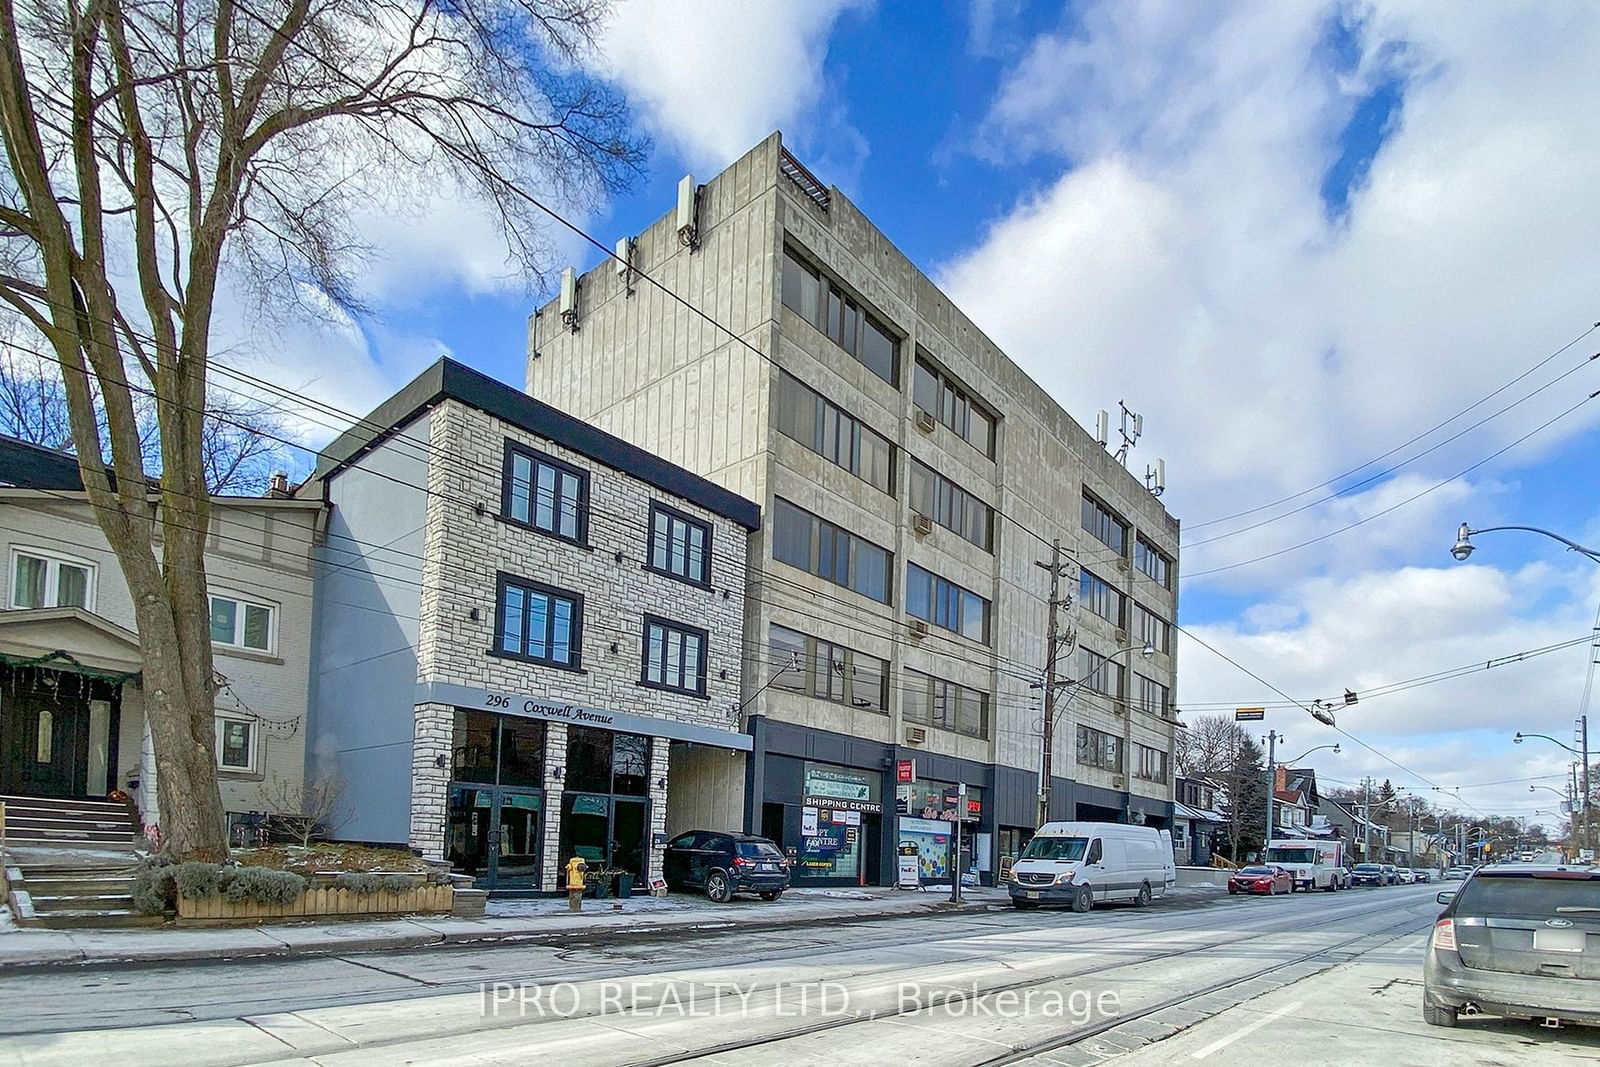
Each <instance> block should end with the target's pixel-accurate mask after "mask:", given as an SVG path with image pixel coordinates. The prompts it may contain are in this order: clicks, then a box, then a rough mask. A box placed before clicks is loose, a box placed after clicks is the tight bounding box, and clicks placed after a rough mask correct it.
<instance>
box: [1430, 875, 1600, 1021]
mask: <svg viewBox="0 0 1600 1067" xmlns="http://www.w3.org/2000/svg"><path fill="white" fill-rule="evenodd" d="M1438 900H1439V903H1441V904H1444V905H1446V907H1445V909H1444V911H1443V912H1442V913H1441V914H1440V916H1439V918H1438V920H1437V921H1436V922H1435V923H1434V927H1433V937H1432V940H1431V942H1430V944H1429V946H1428V950H1427V953H1426V955H1425V956H1424V961H1423V966H1422V1017H1423V1019H1425V1020H1426V1021H1427V1022H1429V1023H1431V1024H1433V1025H1434V1026H1455V1025H1456V1022H1457V1020H1458V1019H1460V1018H1461V1017H1471V1016H1474V1015H1499V1016H1509V1017H1512V1018H1524V1019H1535V1020H1538V1021H1540V1022H1543V1023H1547V1024H1555V1023H1558V1022H1559V1023H1585V1024H1588V1025H1591V1026H1600V870H1595V869H1592V868H1577V867H1555V866H1535V865H1533V864H1517V865H1515V866H1510V865H1508V866H1503V867H1485V868H1483V869H1482V870H1480V871H1478V872H1477V873H1475V874H1474V875H1473V876H1472V877H1471V878H1468V879H1467V880H1466V882H1465V883H1463V884H1462V886H1461V888H1460V889H1459V890H1446V891H1444V892H1442V893H1440V894H1439V896H1438Z"/></svg>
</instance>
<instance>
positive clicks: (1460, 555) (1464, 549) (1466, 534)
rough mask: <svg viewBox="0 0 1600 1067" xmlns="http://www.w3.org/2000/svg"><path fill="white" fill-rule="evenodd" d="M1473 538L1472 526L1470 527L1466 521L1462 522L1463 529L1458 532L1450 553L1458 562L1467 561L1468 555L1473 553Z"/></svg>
mask: <svg viewBox="0 0 1600 1067" xmlns="http://www.w3.org/2000/svg"><path fill="white" fill-rule="evenodd" d="M1471 538H1472V530H1471V528H1470V527H1468V526H1467V524H1466V523H1462V524H1461V529H1460V530H1459V531H1457V532H1456V544H1455V547H1454V548H1452V549H1451V550H1450V554H1451V555H1452V556H1454V557H1455V558H1456V561H1457V562H1458V563H1465V562H1466V561H1467V557H1468V556H1470V555H1472V540H1471Z"/></svg>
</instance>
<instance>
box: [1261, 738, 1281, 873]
mask: <svg viewBox="0 0 1600 1067" xmlns="http://www.w3.org/2000/svg"><path fill="white" fill-rule="evenodd" d="M1277 792H1278V731H1276V730H1268V731H1267V836H1266V839H1265V840H1264V841H1262V842H1261V860H1262V862H1263V863H1264V862H1266V859H1267V846H1268V845H1270V844H1272V802H1273V800H1274V799H1275V798H1276V796H1277Z"/></svg>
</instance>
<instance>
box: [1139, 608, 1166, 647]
mask: <svg viewBox="0 0 1600 1067" xmlns="http://www.w3.org/2000/svg"><path fill="white" fill-rule="evenodd" d="M1133 632H1134V634H1135V636H1137V637H1138V638H1139V640H1141V641H1143V642H1144V643H1145V644H1147V645H1149V646H1150V647H1151V648H1153V649H1155V650H1156V651H1157V652H1170V651H1171V647H1170V646H1169V644H1168V642H1169V641H1170V639H1171V635H1172V628H1171V627H1170V626H1168V625H1167V620H1166V619H1163V618H1162V617H1161V616H1159V615H1157V614H1156V613H1155V612H1153V611H1151V610H1150V609H1149V608H1147V607H1145V606H1144V605H1143V604H1140V603H1138V602H1137V601H1135V602H1134V605H1133Z"/></svg>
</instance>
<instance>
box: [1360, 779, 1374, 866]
mask: <svg viewBox="0 0 1600 1067" xmlns="http://www.w3.org/2000/svg"><path fill="white" fill-rule="evenodd" d="M1361 862H1362V863H1371V862H1372V779H1371V778H1363V779H1361Z"/></svg>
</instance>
